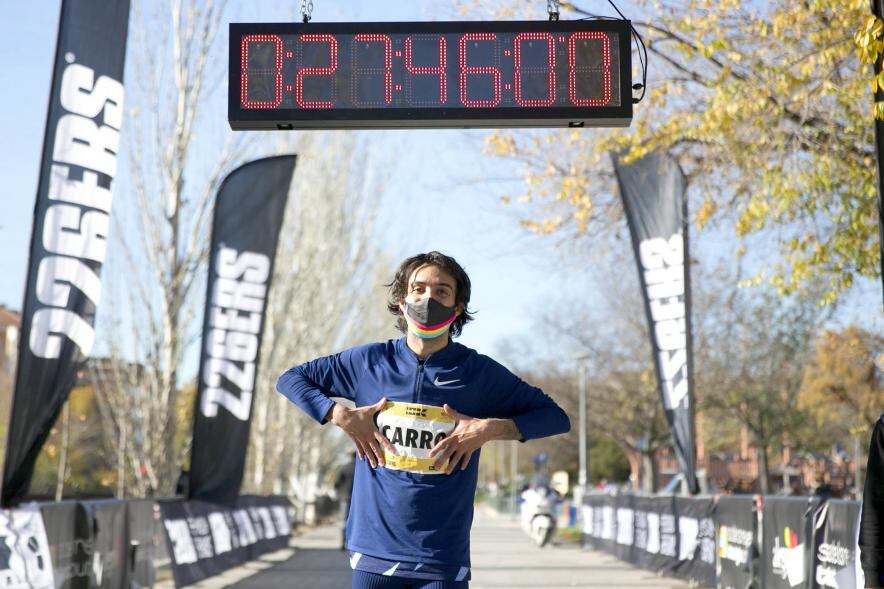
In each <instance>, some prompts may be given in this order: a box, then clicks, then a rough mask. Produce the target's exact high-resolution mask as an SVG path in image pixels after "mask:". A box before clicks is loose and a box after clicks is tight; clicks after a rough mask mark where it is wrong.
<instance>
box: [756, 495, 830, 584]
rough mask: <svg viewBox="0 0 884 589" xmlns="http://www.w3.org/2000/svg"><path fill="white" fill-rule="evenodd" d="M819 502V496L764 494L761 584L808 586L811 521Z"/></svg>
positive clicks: (809, 576) (809, 577)
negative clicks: (802, 496)
mask: <svg viewBox="0 0 884 589" xmlns="http://www.w3.org/2000/svg"><path fill="white" fill-rule="evenodd" d="M818 505H819V499H818V498H815V497H808V498H797V497H795V498H793V497H764V507H763V508H762V532H761V548H762V550H761V585H762V587H764V588H765V589H791V588H793V587H806V586H808V583H809V580H810V579H811V574H810V572H811V529H812V526H811V524H812V519H813V518H812V516H813V513H814V511H815V510H816V508H817V506H818Z"/></svg>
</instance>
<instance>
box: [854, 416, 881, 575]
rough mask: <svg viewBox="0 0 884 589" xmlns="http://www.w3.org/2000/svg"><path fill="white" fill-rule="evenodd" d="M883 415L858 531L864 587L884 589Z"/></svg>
mask: <svg viewBox="0 0 884 589" xmlns="http://www.w3.org/2000/svg"><path fill="white" fill-rule="evenodd" d="M882 525H884V415H882V416H881V418H880V419H879V420H878V423H877V424H876V425H875V429H874V431H873V432H872V441H871V445H870V446H869V464H868V468H867V469H866V483H865V487H864V490H863V506H862V520H861V522H860V528H859V549H860V563H861V564H862V569H863V573H864V574H865V576H866V587H884V529H882Z"/></svg>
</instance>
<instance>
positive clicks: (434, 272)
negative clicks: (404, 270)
mask: <svg viewBox="0 0 884 589" xmlns="http://www.w3.org/2000/svg"><path fill="white" fill-rule="evenodd" d="M415 282H423V283H425V284H439V285H446V286H450V287H451V288H454V285H455V280H454V277H453V276H451V274H449V273H448V272H446V271H445V270H443V269H442V268H440V267H439V266H434V265H432V264H424V265H423V266H419V267H418V268H415V270H414V272H412V273H411V277H410V278H409V279H408V283H409V284H414V283H415Z"/></svg>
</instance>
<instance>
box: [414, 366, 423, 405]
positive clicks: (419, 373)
mask: <svg viewBox="0 0 884 589" xmlns="http://www.w3.org/2000/svg"><path fill="white" fill-rule="evenodd" d="M423 373H424V363H423V362H418V363H417V375H416V376H415V379H414V395H412V397H411V400H412V403H420V399H421V384H422V381H423V379H422V378H421V376H422V375H423Z"/></svg>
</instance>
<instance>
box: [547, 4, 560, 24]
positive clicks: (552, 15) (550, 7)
mask: <svg viewBox="0 0 884 589" xmlns="http://www.w3.org/2000/svg"><path fill="white" fill-rule="evenodd" d="M546 11H547V12H548V13H549V20H559V0H546Z"/></svg>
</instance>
